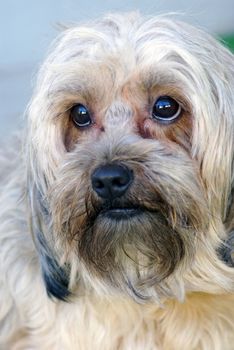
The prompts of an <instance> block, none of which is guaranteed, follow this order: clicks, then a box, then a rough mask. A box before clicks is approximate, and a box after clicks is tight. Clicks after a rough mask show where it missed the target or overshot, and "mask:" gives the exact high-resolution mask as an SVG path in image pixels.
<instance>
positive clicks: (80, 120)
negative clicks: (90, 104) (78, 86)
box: [71, 103, 92, 128]
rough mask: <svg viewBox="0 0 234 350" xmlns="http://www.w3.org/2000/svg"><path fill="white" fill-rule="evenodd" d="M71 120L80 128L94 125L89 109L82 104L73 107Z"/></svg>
mask: <svg viewBox="0 0 234 350" xmlns="http://www.w3.org/2000/svg"><path fill="white" fill-rule="evenodd" d="M71 118H72V121H73V122H74V124H75V125H76V126H78V127H79V128H82V127H85V126H89V125H90V124H91V123H92V119H91V117H90V113H89V111H88V109H87V108H86V107H85V106H83V105H82V104H80V103H79V104H77V105H75V106H73V107H72V109H71Z"/></svg>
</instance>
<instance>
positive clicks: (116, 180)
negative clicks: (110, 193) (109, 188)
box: [112, 177, 126, 187]
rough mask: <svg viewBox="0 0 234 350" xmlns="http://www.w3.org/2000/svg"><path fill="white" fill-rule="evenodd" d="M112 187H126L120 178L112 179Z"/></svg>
mask: <svg viewBox="0 0 234 350" xmlns="http://www.w3.org/2000/svg"><path fill="white" fill-rule="evenodd" d="M112 185H113V186H116V187H121V186H125V185H126V179H124V178H122V177H120V178H118V179H114V180H113V181H112Z"/></svg>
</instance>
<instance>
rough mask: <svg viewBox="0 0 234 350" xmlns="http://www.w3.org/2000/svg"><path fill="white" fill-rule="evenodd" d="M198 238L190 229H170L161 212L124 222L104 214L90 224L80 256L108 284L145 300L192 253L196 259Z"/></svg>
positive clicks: (81, 242)
mask: <svg viewBox="0 0 234 350" xmlns="http://www.w3.org/2000/svg"><path fill="white" fill-rule="evenodd" d="M181 224H182V223H181ZM194 237H195V235H194V233H193V232H191V230H188V228H186V229H185V228H183V227H182V226H181V227H178V226H177V227H172V226H171V225H169V222H168V219H167V218H166V217H165V216H164V215H163V214H162V213H160V212H159V211H154V212H151V211H148V210H139V213H137V215H136V216H133V217H130V218H125V219H123V220H115V219H113V218H110V217H109V216H108V212H106V211H103V212H100V214H99V215H97V216H96V218H93V219H92V220H89V222H88V225H87V227H86V229H85V230H84V231H83V234H82V235H81V236H80V238H79V241H78V255H79V256H80V258H81V259H82V260H83V262H84V263H85V265H86V267H87V268H88V270H89V271H90V272H91V273H92V274H93V275H96V276H97V278H98V279H101V280H103V282H104V283H105V284H107V285H111V286H112V287H114V288H115V289H116V288H117V289H119V290H125V291H126V290H127V291H129V290H131V294H135V295H136V296H137V297H138V298H141V299H145V297H144V290H145V289H147V288H149V287H152V286H155V285H158V284H159V283H160V282H162V281H163V280H165V278H167V277H168V276H169V275H171V274H172V273H173V271H174V270H175V269H176V267H177V266H178V264H179V263H180V262H181V261H182V260H183V258H184V257H185V255H187V254H185V253H186V251H187V250H188V249H189V250H190V251H191V256H192V252H193V250H194V245H193V242H194Z"/></svg>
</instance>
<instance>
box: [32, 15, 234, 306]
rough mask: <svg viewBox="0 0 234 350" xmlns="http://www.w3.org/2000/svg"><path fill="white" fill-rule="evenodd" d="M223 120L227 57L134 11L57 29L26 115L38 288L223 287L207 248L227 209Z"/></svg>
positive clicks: (203, 37)
mask: <svg viewBox="0 0 234 350" xmlns="http://www.w3.org/2000/svg"><path fill="white" fill-rule="evenodd" d="M233 111H234V64H233V56H232V55H231V53H230V52H228V50H226V49H225V48H224V47H222V46H221V44H219V43H218V42H216V41H215V40H214V39H213V38H211V37H210V36H209V35H207V34H206V33H203V32H201V31H200V30H197V29H194V28H193V27H191V26H189V25H187V24H184V23H181V22H178V21H174V20H171V19H168V18H165V17H158V18H152V19H148V20H144V19H142V18H141V17H140V16H136V15H127V16H126V15H125V16H122V15H115V16H109V17H106V18H104V19H103V20H101V21H97V22H94V23H92V24H90V25H89V26H83V27H74V28H70V29H67V30H66V31H65V32H64V33H63V34H62V35H61V37H60V38H59V39H58V41H57V43H56V44H55V47H54V49H53V50H52V52H51V54H50V55H49V57H48V59H47V60H46V62H45V63H44V65H43V66H42V68H41V71H40V74H39V78H38V84H37V88H36V92H35V96H34V98H33V100H32V103H31V106H30V109H29V129H28V143H27V146H28V153H27V154H28V184H29V194H30V205H31V207H32V213H33V214H32V224H33V225H32V226H33V231H34V232H33V233H34V235H35V238H36V244H37V247H38V250H39V252H40V256H41V264H42V271H43V274H44V278H45V281H46V285H47V290H48V292H49V293H50V294H52V295H54V296H56V297H58V298H61V299H64V298H66V297H67V296H68V294H69V292H73V293H76V292H77V290H78V289H79V286H82V287H84V288H90V289H94V290H95V291H96V292H98V293H113V292H114V291H119V292H121V293H128V294H130V295H132V296H133V297H134V298H135V299H137V300H141V299H142V300H144V299H148V298H150V297H152V298H154V299H158V298H160V297H161V296H163V297H166V296H167V297H168V296H170V297H175V296H176V297H178V298H182V297H183V293H184V291H185V290H201V291H211V292H216V291H219V290H224V289H227V288H230V286H231V284H232V283H231V278H232V272H231V269H230V268H228V267H227V266H225V264H224V263H223V262H222V261H221V260H220V259H219V257H218V254H217V252H216V251H217V248H218V246H219V245H220V242H221V241H222V240H223V239H224V238H225V234H226V229H225V221H227V215H228V211H229V208H230V206H231V203H232V200H231V199H232V198H231V189H232V182H233V168H232V166H233V138H234V130H233V126H234V122H233V121H234V112H233ZM82 287H80V288H82ZM232 287H233V285H232Z"/></svg>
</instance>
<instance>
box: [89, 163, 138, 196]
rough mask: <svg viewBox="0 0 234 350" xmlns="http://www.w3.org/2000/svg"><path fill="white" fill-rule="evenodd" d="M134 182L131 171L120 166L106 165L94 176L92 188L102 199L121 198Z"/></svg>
mask: <svg viewBox="0 0 234 350" xmlns="http://www.w3.org/2000/svg"><path fill="white" fill-rule="evenodd" d="M132 180H133V174H132V171H131V170H130V169H128V168H127V167H125V166H122V165H118V164H106V165H103V166H101V167H99V168H97V169H96V170H95V171H94V173H93V174H92V186H93V189H94V191H95V192H96V193H97V194H98V195H99V197H101V198H105V199H114V198H116V197H121V196H122V195H123V194H124V193H125V192H126V191H127V189H128V187H129V185H130V184H131V182H132Z"/></svg>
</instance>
